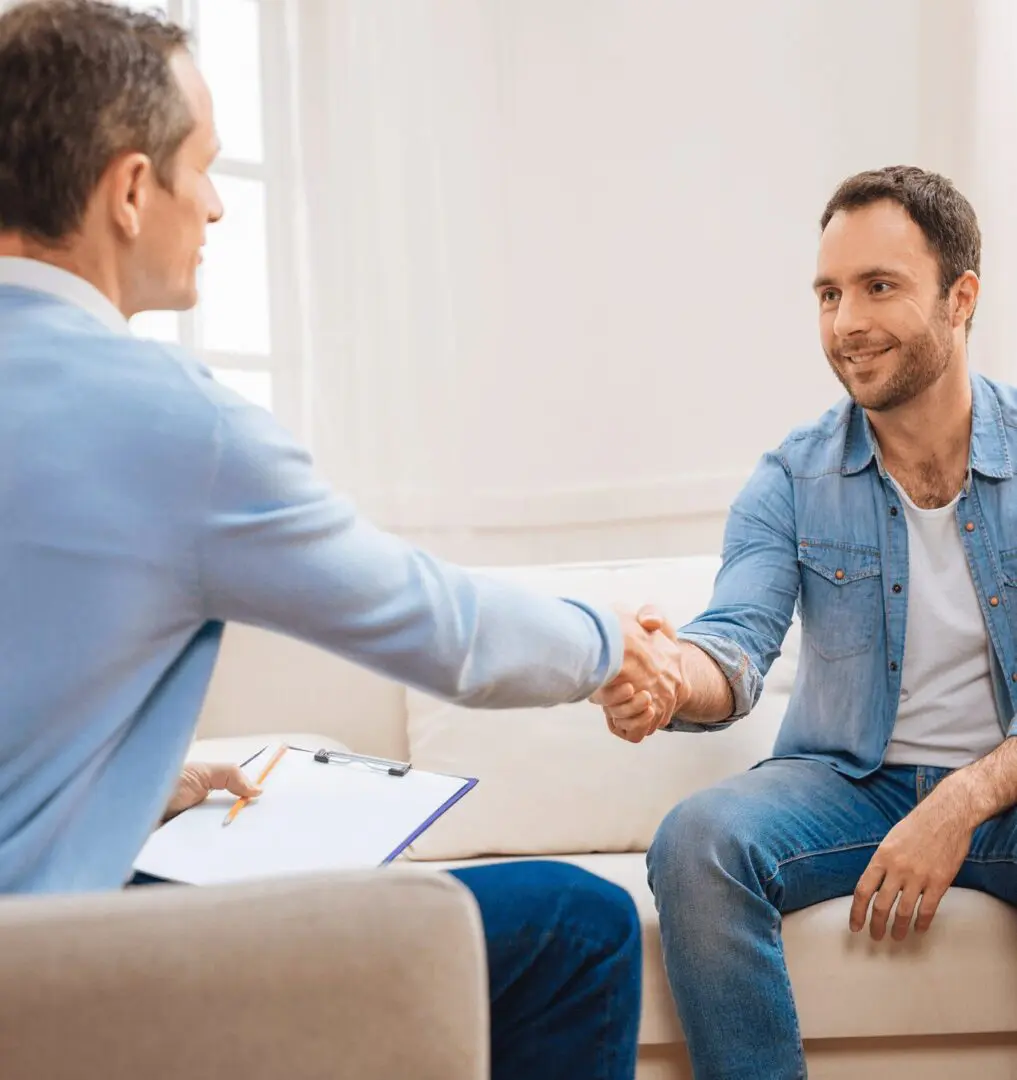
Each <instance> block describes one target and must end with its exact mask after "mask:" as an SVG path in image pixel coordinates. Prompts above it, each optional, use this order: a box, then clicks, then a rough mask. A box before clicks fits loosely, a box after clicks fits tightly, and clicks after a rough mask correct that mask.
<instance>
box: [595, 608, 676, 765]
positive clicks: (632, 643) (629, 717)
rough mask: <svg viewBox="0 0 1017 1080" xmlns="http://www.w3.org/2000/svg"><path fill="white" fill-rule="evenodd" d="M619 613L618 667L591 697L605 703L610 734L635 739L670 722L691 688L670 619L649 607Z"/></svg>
mask: <svg viewBox="0 0 1017 1080" xmlns="http://www.w3.org/2000/svg"><path fill="white" fill-rule="evenodd" d="M618 617H619V619H620V621H621V626H622V633H623V634H624V635H625V657H624V659H623V661H622V666H621V671H619V673H618V675H617V676H616V677H615V678H614V679H613V680H612V681H611V682H610V683H608V684H607V685H606V686H603V687H601V689H600V690H598V691H597V693H596V694H594V695H593V697H591V698H590V700H591V701H592V702H593V703H594V704H595V705H600V706H602V707H603V709H604V716H605V717H606V718H607V726H608V728H609V729H610V731H611V733H612V734H613V735H617V736H618V737H619V738H620V739H625V740H627V741H628V742H636V743H637V742H642V740H643V739H645V738H646V736H647V735H652V734H653V733H654V732H655V731H656V730H657V729H658V728H662V727H664V726H665V725H667V724H668V723H670V721H671V719H672V717H674V716H675V714H676V713H677V712H678V711H679V710H680V709H681V708H682V706H684V705H685V704H686V703H687V702H688V700H689V697H690V696H691V690H690V687H689V686H688V684H687V681H686V679H685V673H684V670H683V664H682V659H683V650H682V649H681V647H680V646H679V645H678V643H677V641H676V635H675V632H674V629H673V627H672V626H671V625H670V623H668V621H667V620H666V619H665V618H664V617H663V616H662V615H661V614H660V613H659V612H657V611H656V609H654V608H653V607H643V608H640V609H639V612H638V613H637V614H635V615H631V614H629V613H627V612H619V613H618Z"/></svg>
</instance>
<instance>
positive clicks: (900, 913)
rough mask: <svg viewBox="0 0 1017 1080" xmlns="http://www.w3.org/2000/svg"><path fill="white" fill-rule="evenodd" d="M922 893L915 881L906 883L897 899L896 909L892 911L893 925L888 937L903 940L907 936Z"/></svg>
mask: <svg viewBox="0 0 1017 1080" xmlns="http://www.w3.org/2000/svg"><path fill="white" fill-rule="evenodd" d="M921 895H922V891H921V889H920V888H919V887H918V885H917V883H915V884H908V885H906V886H905V888H904V891H903V892H902V893H901V895H900V899H899V900H898V901H897V911H896V912H895V913H894V917H893V926H892V928H891V929H890V937H892V938H893V940H894V941H903V940H904V939H905V938H906V937H907V936H908V930H909V929H910V928H911V920H912V918H913V917H914V914H915V908H916V907H917V906H918V900H919V897H920V896H921Z"/></svg>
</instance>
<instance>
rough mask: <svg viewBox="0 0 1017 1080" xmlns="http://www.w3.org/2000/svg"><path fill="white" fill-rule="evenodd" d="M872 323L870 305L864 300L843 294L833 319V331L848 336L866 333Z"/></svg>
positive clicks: (842, 336) (841, 336)
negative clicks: (869, 311)
mask: <svg viewBox="0 0 1017 1080" xmlns="http://www.w3.org/2000/svg"><path fill="white" fill-rule="evenodd" d="M871 325H872V323H871V320H870V318H869V313H868V305H867V304H866V303H865V302H864V301H862V300H858V299H854V298H853V297H850V296H841V298H840V303H838V305H837V314H836V316H835V317H834V320H833V332H834V334H835V335H836V336H837V337H839V338H846V337H850V336H851V335H852V334H858V333H866V332H867V331H868V330H869V329H870V327H871Z"/></svg>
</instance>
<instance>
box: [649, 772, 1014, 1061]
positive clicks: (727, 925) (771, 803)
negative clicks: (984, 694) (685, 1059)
mask: <svg viewBox="0 0 1017 1080" xmlns="http://www.w3.org/2000/svg"><path fill="white" fill-rule="evenodd" d="M947 772H948V771H947V770H945V769H933V768H927V767H912V766H895V767H886V768H883V769H881V770H879V771H878V772H876V773H874V774H873V775H872V776H869V777H867V778H866V779H864V780H849V779H848V778H847V777H844V776H842V775H841V774H839V773H837V772H835V771H834V770H833V769H832V768H830V767H829V766H827V765H824V764H821V763H819V762H815V761H805V760H792V759H784V760H777V761H768V762H766V763H764V764H762V765H760V766H758V767H757V768H756V769H754V770H753V771H751V772H749V773H746V774H744V775H741V776H735V777H733V778H731V779H729V780H726V781H724V782H723V783H721V784H718V785H717V786H716V787H713V788H709V789H707V790H705V791H701V792H698V793H697V794H695V795H693V796H692V797H691V798H689V799H686V800H685V801H684V802H682V803H680V804H679V805H678V806H676V807H675V808H674V810H672V811H671V813H670V814H669V815H668V816H667V817H666V818H665V819H664V822H663V823H662V825H661V826H660V829H659V830H658V832H657V836H656V838H655V839H654V841H653V844H652V846H651V848H650V851H649V854H648V856H647V865H648V868H649V875H650V887H651V888H652V890H653V894H654V897H655V899H656V903H657V911H658V913H659V915H660V926H661V940H662V943H663V950H664V964H665V967H666V968H667V975H668V981H669V982H670V984H671V992H672V994H673V995H674V999H675V1004H676V1005H677V1008H678V1015H679V1016H680V1018H681V1022H682V1026H683V1028H684V1030H685V1037H686V1039H687V1042H688V1048H689V1054H690V1055H691V1058H692V1066H693V1072H694V1074H695V1077H696V1080H737V1078H740V1077H744V1078H746V1080H748V1078H751V1080H785V1078H786V1080H792V1078H795V1080H797V1078H800V1077H804V1076H805V1075H806V1070H805V1061H804V1054H803V1051H802V1043H801V1035H800V1033H799V1030H798V1018H797V1015H796V1012H795V1004H794V999H793V997H792V993H791V984H790V981H789V979H788V972H787V966H786V964H785V961H784V951H783V946H782V943H781V935H780V928H781V915H782V914H784V913H787V912H791V911H797V910H798V909H799V908H804V907H808V906H809V905H810V904H818V903H820V902H821V901H823V900H830V899H832V898H833V897H836V896H847V895H850V894H851V893H853V892H854V889H855V885H856V884H857V883H858V879H859V877H861V875H862V872H863V871H864V870H865V868H866V866H867V865H868V863H869V860H870V859H871V857H872V854H873V852H874V851H875V850H876V848H877V847H878V846H879V844H880V842H881V841H882V839H883V837H884V836H885V835H886V833H887V832H888V831H889V830H890V829H891V828H892V827H893V826H894V825H895V824H896V823H897V822H898V821H900V820H901V818H903V817H905V816H906V815H907V814H908V813H909V812H910V811H911V810H912V809H914V807H915V806H916V805H917V804H918V802H919V801H920V800H921V799H922V798H924V797H925V796H926V795H927V794H928V793H929V792H930V791H931V790H932V788H933V787H934V786H935V785H936V784H937V783H938V782H939V781H940V780H942V778H943V777H944V776H946V775H947ZM955 884H956V885H958V886H961V887H963V888H968V889H978V890H981V891H982V892H987V893H990V894H991V895H993V896H996V897H999V898H1000V899H1002V900H1006V901H1007V902H1008V903H1011V904H1017V811H1010V812H1008V813H1006V814H1003V815H1001V816H1000V817H997V818H994V819H992V820H991V821H988V822H986V823H985V824H984V825H982V826H981V827H980V828H979V829H978V830H977V831H976V832H975V835H974V840H973V842H972V845H971V852H970V854H969V856H968V859H967V860H966V862H965V863H964V864H963V866H962V868H961V871H960V874H959V875H958V877H957V879H956V881H955ZM844 925H845V931H846V930H847V916H846V915H845V920H844ZM933 925H935V924H933Z"/></svg>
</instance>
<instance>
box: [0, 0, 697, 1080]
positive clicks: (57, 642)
mask: <svg viewBox="0 0 1017 1080" xmlns="http://www.w3.org/2000/svg"><path fill="white" fill-rule="evenodd" d="M217 152H218V139H217V136H216V130H215V124H214V120H213V113H212V102H211V100H210V96H209V91H208V88H207V86H206V84H205V82H204V80H203V79H202V76H201V74H200V73H199V71H198V69H197V67H196V66H195V64H194V62H193V59H192V57H191V55H190V52H189V51H188V40H187V35H186V33H185V32H184V31H183V30H182V29H181V28H179V27H177V26H174V25H173V24H172V23H169V22H166V21H164V20H162V19H160V18H158V17H156V16H152V15H143V14H138V13H135V12H132V11H130V10H129V9H127V8H124V7H120V6H117V5H112V4H106V3H97V2H91V0H29V2H26V3H22V4H19V5H16V6H14V7H13V8H10V9H8V10H7V11H6V13H5V14H3V15H2V16H0V396H2V397H3V401H4V408H3V410H2V411H0V461H3V462H4V465H3V467H2V469H0V521H2V522H3V525H2V526H0V566H2V568H3V569H2V571H0V596H2V599H3V603H2V604H0V685H2V686H3V701H2V704H0V892H51V891H53V892H55V891H62V892H67V891H77V890H90V889H113V888H119V887H121V886H122V885H123V884H124V883H125V881H126V880H127V879H128V878H129V876H130V871H131V866H132V863H133V860H134V858H135V856H136V854H137V852H138V851H139V849H140V848H141V846H142V845H143V843H144V841H145V838H146V836H147V834H148V833H149V831H150V830H151V829H152V828H153V827H154V826H155V825H156V824H157V823H158V822H159V820H160V819H161V818H162V816H163V815H164V813H165V812H166V811H167V808H169V810H170V811H171V812H176V811H179V810H181V809H184V808H186V807H187V806H188V805H190V804H193V803H194V802H195V801H198V800H200V799H201V798H203V797H204V795H205V794H206V793H207V790H208V788H209V787H210V786H216V785H229V786H230V787H231V789H233V790H236V791H238V792H239V793H247V792H248V791H249V790H250V788H249V787H248V785H247V782H246V780H245V779H244V778H243V777H241V776H239V775H238V774H236V773H235V772H230V771H229V770H219V771H215V770H211V769H208V768H205V770H204V771H201V767H199V768H198V769H197V771H195V770H193V769H192V770H191V772H190V773H188V774H187V775H185V777H184V778H183V780H182V781H181V780H180V779H179V773H180V768H181V763H182V761H183V759H184V755H185V752H186V750H187V748H188V746H189V744H190V741H191V739H192V737H193V734H194V730H195V725H196V723H197V718H198V714H199V711H200V707H201V704H202V701H203V698H204V695H205V692H206V688H207V685H208V681H209V678H210V676H211V673H212V669H213V666H214V664H215V660H216V656H217V653H218V649H219V643H220V638H221V635H222V631H223V625H224V624H225V623H226V622H227V621H230V620H236V621H240V622H246V623H250V624H254V625H257V626H262V627H267V628H270V629H273V630H277V631H281V632H283V633H287V634H291V635H294V636H297V637H300V638H302V639H304V640H307V641H310V642H313V643H315V644H317V645H320V646H322V647H324V648H326V649H330V650H332V651H334V652H336V653H339V654H342V655H344V656H346V657H348V658H350V659H352V660H353V661H355V662H357V663H361V664H364V665H367V666H370V667H372V668H374V669H376V670H378V671H380V672H383V673H385V674H387V675H389V676H391V677H393V678H396V679H399V680H401V681H403V682H406V683H409V684H412V685H415V686H418V687H421V688H424V689H426V690H429V691H431V692H433V693H435V694H438V695H441V696H443V697H445V698H447V699H450V700H454V701H457V702H460V703H462V704H465V705H472V706H476V707H485V708H498V707H508V706H524V705H553V704H557V703H560V702H566V701H573V700H578V699H582V698H585V697H588V696H590V695H591V694H593V693H594V692H595V691H596V690H598V688H600V687H601V686H602V685H604V684H605V683H607V682H608V681H610V680H612V679H614V678H615V677H619V676H620V677H622V678H624V680H625V682H626V685H631V686H632V687H633V688H634V689H635V691H636V692H637V693H636V696H635V698H634V702H635V703H634V704H632V705H630V706H629V708H630V710H631V711H632V712H633V714H635V715H646V716H649V715H653V714H661V715H662V714H664V713H670V712H671V711H673V710H674V708H675V705H676V702H677V699H678V695H679V692H680V687H679V685H678V678H677V669H676V666H675V656H676V651H677V650H676V648H675V646H674V645H673V644H672V643H671V642H670V641H669V640H667V638H666V637H665V636H664V635H662V634H660V633H652V632H649V631H647V630H645V629H644V628H643V627H642V626H641V625H640V624H639V623H638V621H637V620H636V619H635V618H634V617H632V616H623V617H618V616H616V615H614V614H613V613H611V612H601V611H595V610H593V609H591V608H588V607H586V606H585V605H582V604H579V603H573V602H569V601H564V600H553V599H547V598H542V597H539V596H535V595H530V594H528V593H525V592H523V591H520V590H516V589H514V588H511V587H509V586H507V585H504V584H498V583H496V582H494V581H491V580H486V579H484V578H481V577H478V576H475V575H472V574H470V573H467V572H466V571H464V570H461V569H459V568H457V567H454V566H450V565H447V564H445V563H443V562H441V561H439V560H437V559H434V558H431V557H429V556H428V555H427V554H425V553H424V552H422V551H419V550H416V549H414V548H412V547H410V546H409V545H407V544H406V543H404V542H403V541H401V540H399V539H398V538H396V537H394V536H391V535H389V534H386V533H384V532H381V531H379V530H378V529H376V528H374V527H372V526H371V525H370V524H368V523H367V522H365V521H364V520H363V519H362V518H360V517H359V516H358V515H357V514H356V512H355V511H354V508H353V507H352V505H351V504H350V502H349V501H348V500H347V499H345V498H343V497H341V496H338V495H336V494H334V493H333V492H332V491H330V490H329V488H328V487H327V486H326V485H325V484H324V483H323V482H322V481H321V480H320V479H319V478H318V477H317V475H316V474H315V472H314V469H313V467H312V464H311V461H310V459H309V457H308V455H307V454H306V453H305V451H304V450H302V449H301V447H300V446H298V445H297V444H296V443H295V442H294V441H293V440H292V439H291V438H290V436H289V435H288V434H287V433H286V432H285V431H283V430H282V429H281V428H280V427H279V425H278V424H277V423H276V422H275V421H274V420H273V418H272V417H271V416H270V415H269V414H267V413H266V412H264V411H262V410H261V409H258V408H255V407H253V406H251V405H249V404H247V403H245V402H244V401H242V400H241V399H239V398H238V397H237V396H236V395H234V394H232V393H231V392H229V391H228V390H226V389H224V388H223V387H221V386H219V385H218V384H217V383H216V382H215V381H214V380H213V379H212V378H211V376H210V374H209V373H208V371H207V370H205V369H204V368H203V367H201V366H200V365H199V364H197V363H196V362H195V361H194V360H193V359H192V358H191V357H190V356H188V355H187V354H186V353H185V352H183V351H182V350H180V349H176V348H173V347H169V346H165V345H161V344H158V343H155V342H148V341H140V340H137V339H136V338H134V337H132V336H131V334H130V332H129V330H128V325H127V320H128V319H129V318H130V317H131V316H132V315H134V314H135V313H137V312H140V311H148V310H153V309H178V310H182V309H185V308H189V307H191V306H193V305H194V304H195V303H196V301H197V286H196V280H197V270H198V264H199V262H200V261H201V248H202V245H203V244H204V242H205V235H206V230H207V229H208V227H209V226H211V225H214V224H215V222H217V221H218V220H219V218H220V217H221V215H222V213H223V207H222V205H221V204H220V202H219V196H218V194H217V193H216V188H215V183H214V180H213V175H212V173H211V171H210V170H211V168H212V165H213V163H214V161H215V158H216V154H217ZM350 827H354V823H350ZM458 876H459V877H460V879H461V880H462V881H463V882H464V883H465V884H466V885H468V886H469V887H470V888H471V889H472V891H473V892H474V894H475V896H476V897H477V900H478V902H479V904H480V908H481V912H482V915H483V920H484V926H485V930H486V934H487V941H488V959H489V964H490V974H491V1001H492V1056H493V1061H494V1076H495V1077H496V1078H507V1077H526V1078H528V1080H541V1078H551V1077H558V1078H565V1077H578V1076H582V1077H594V1076H597V1077H603V1078H605V1080H608V1078H610V1080H623V1078H627V1077H631V1076H632V1075H633V1071H634V1063H635V1053H636V1031H637V1026H638V1019H639V1000H640V963H641V950H640V935H639V922H638V919H637V917H636V914H635V911H634V907H633V904H632V901H631V899H630V898H629V896H628V895H627V893H625V892H624V891H623V890H621V889H619V888H617V887H615V886H613V885H611V884H608V883H607V882H604V881H601V880H599V879H598V878H595V877H593V876H592V875H590V874H587V873H584V872H582V871H580V870H579V869H577V868H575V867H571V866H565V865H556V864H551V863H546V862H523V863H517V864H513V865H506V866H499V867H487V868H480V869H476V868H475V869H471V870H466V871H463V872H460V873H459V874H458Z"/></svg>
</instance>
